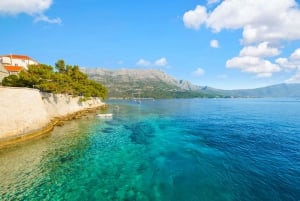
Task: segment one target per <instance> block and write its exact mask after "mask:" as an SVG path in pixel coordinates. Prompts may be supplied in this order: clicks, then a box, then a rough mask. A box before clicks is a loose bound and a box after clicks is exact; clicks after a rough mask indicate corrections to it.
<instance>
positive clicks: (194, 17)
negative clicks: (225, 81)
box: [183, 0, 300, 77]
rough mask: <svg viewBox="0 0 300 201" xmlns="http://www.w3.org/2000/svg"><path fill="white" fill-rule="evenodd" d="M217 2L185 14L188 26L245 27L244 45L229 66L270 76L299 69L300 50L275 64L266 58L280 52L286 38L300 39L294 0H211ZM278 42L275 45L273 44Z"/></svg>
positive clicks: (214, 27) (243, 32)
mask: <svg viewBox="0 0 300 201" xmlns="http://www.w3.org/2000/svg"><path fill="white" fill-rule="evenodd" d="M216 2H217V3H218V2H219V4H218V5H217V6H216V7H214V8H213V9H212V10H209V11H207V9H206V7H205V6H200V5H198V6H196V8H195V9H193V10H189V11H187V12H186V13H185V14H184V15H183V21H184V25H185V26H186V27H187V28H191V29H199V28H200V27H201V25H203V24H205V25H206V27H207V28H210V29H211V30H212V31H214V32H220V31H222V30H224V29H230V30H238V29H241V30H242V40H241V42H242V44H243V45H244V46H245V47H244V48H243V49H242V50H241V51H240V55H239V56H237V57H234V58H232V59H229V60H228V61H227V63H226V66H227V67H228V68H239V69H241V70H242V71H243V72H249V73H256V74H257V76H258V77H270V76H272V74H273V73H275V72H279V71H281V70H282V69H294V68H298V67H297V66H299V63H300V61H299V62H298V61H297V62H296V61H295V60H296V59H298V58H299V60H300V49H299V50H298V51H295V52H294V53H293V54H292V55H291V56H290V58H278V59H276V63H272V62H271V61H270V60H266V59H265V58H266V57H275V56H278V55H280V53H281V50H283V49H284V47H283V46H281V45H280V44H281V42H283V41H293V40H299V39H300V29H299V27H300V9H299V5H298V3H297V1H295V0H272V1H270V2H266V1H258V0H257V1H253V0H226V1H217V0H216V1H215V0H208V3H216ZM274 45H276V46H277V47H281V48H280V49H279V48H276V47H274Z"/></svg>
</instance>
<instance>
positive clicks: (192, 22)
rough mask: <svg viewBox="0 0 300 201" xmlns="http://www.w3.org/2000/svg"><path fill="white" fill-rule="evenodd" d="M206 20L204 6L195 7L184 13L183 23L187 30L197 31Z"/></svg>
mask: <svg viewBox="0 0 300 201" xmlns="http://www.w3.org/2000/svg"><path fill="white" fill-rule="evenodd" d="M206 19H207V12H206V8H205V7H204V6H197V7H196V8H195V10H190V11H187V12H186V13H184V15H183V22H184V25H185V26H186V27H187V28H191V29H196V30H197V29H199V28H200V26H201V24H203V23H204V22H205V21H206Z"/></svg>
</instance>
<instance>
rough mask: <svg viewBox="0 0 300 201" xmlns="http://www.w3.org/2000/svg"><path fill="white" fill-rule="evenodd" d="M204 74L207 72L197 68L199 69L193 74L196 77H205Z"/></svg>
mask: <svg viewBox="0 0 300 201" xmlns="http://www.w3.org/2000/svg"><path fill="white" fill-rule="evenodd" d="M204 73H205V70H204V69H202V68H197V69H196V70H195V71H194V72H193V74H194V75H196V76H201V75H204Z"/></svg>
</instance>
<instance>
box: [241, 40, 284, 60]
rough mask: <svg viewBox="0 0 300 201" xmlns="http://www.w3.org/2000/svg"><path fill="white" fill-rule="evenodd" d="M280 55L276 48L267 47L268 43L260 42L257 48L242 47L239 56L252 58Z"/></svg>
mask: <svg viewBox="0 0 300 201" xmlns="http://www.w3.org/2000/svg"><path fill="white" fill-rule="evenodd" d="M279 54H280V51H279V49H278V48H274V47H273V48H272V47H269V45H268V42H262V43H260V44H259V45H258V46H247V47H244V48H243V49H242V50H241V52H240V55H241V56H253V57H273V56H277V55H279Z"/></svg>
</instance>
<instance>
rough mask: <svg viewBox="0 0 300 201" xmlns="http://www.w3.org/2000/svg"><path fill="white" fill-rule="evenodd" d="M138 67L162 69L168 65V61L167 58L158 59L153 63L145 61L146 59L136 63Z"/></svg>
mask: <svg viewBox="0 0 300 201" xmlns="http://www.w3.org/2000/svg"><path fill="white" fill-rule="evenodd" d="M136 65H138V66H160V67H163V66H167V65H168V60H167V59H166V58H165V57H162V58H160V59H157V60H156V61H154V62H151V61H148V60H145V59H139V60H138V61H137V62H136Z"/></svg>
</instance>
